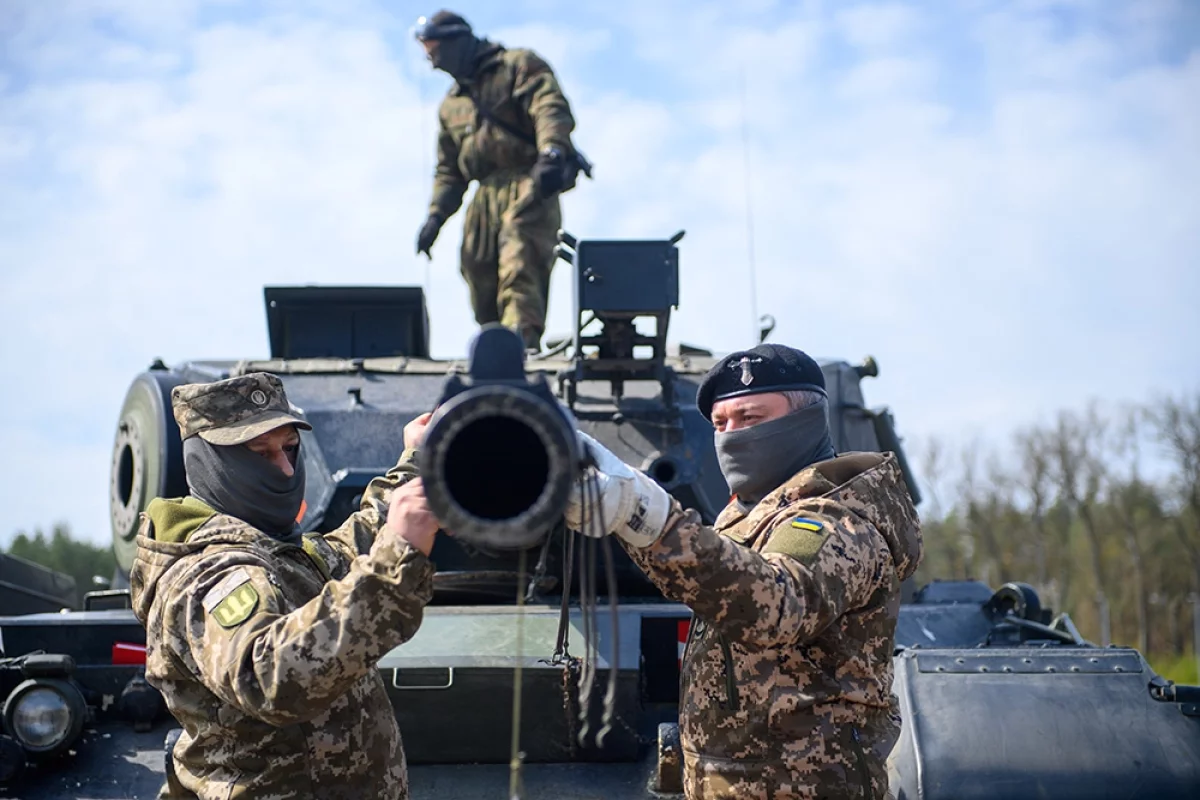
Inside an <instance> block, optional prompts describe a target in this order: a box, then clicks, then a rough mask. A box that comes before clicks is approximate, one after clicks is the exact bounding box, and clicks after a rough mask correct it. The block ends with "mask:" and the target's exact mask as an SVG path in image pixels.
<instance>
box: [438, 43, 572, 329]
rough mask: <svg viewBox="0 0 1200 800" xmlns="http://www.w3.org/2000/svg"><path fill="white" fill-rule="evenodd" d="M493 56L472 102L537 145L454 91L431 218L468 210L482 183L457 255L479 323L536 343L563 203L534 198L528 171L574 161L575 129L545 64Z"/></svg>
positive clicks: (500, 51) (532, 57)
mask: <svg viewBox="0 0 1200 800" xmlns="http://www.w3.org/2000/svg"><path fill="white" fill-rule="evenodd" d="M487 47H488V49H487V50H486V51H485V54H484V56H483V58H482V60H481V62H480V67H479V72H478V75H477V78H476V81H475V84H474V88H473V91H474V93H475V97H476V99H477V100H478V101H479V102H480V103H481V104H482V105H484V106H485V107H486V108H487V109H488V111H489V113H491V114H492V115H493V116H494V117H495V118H496V119H499V120H501V121H503V122H504V123H505V124H507V125H510V126H512V127H513V128H515V129H516V130H520V131H523V132H525V133H528V134H529V135H530V136H531V137H532V138H533V139H534V141H535V142H536V145H534V144H530V143H528V142H524V141H522V140H520V139H518V138H517V137H516V136H513V135H512V134H510V133H508V132H506V131H504V130H502V129H500V128H499V127H497V126H496V125H493V124H492V123H490V122H488V121H487V120H485V119H483V118H482V116H481V115H480V114H479V112H478V110H477V109H476V107H475V103H474V102H472V100H471V97H470V96H469V95H468V94H466V92H465V90H464V89H463V88H462V87H461V86H460V85H459V84H457V83H456V84H455V85H454V87H453V88H452V89H451V90H450V91H449V93H448V94H447V95H446V97H445V99H444V100H443V101H442V105H441V108H440V109H439V111H438V120H439V132H438V143H437V170H436V172H435V174H434V180H433V199H432V201H431V202H430V207H429V210H430V213H431V214H439V215H441V217H442V219H448V218H449V217H451V216H453V215H454V213H455V212H456V211H458V209H459V207H460V206H461V205H462V199H463V195H464V194H465V193H466V190H467V186H468V184H469V183H470V182H471V181H473V180H474V181H479V188H478V189H477V190H476V192H475V196H474V198H473V199H472V200H471V205H470V207H469V208H468V209H467V213H466V220H465V222H464V227H463V238H462V248H461V251H460V259H461V262H460V263H461V271H462V275H463V278H464V279H465V280H466V282H467V286H468V287H469V289H470V294H471V307H472V310H473V311H474V313H475V320H476V322H478V323H479V324H480V325H483V324H486V323H488V322H497V321H498V322H501V323H503V324H504V325H506V326H508V327H510V328H513V329H515V330H523V329H528V330H531V331H534V332H536V335H537V338H538V339H540V337H541V334H542V332H543V330H544V328H545V317H546V305H547V296H548V294H549V285H550V272H551V270H552V269H553V266H554V246H555V244H557V236H558V229H559V228H560V227H561V226H562V212H561V208H560V205H559V201H558V197H557V196H554V197H550V198H540V197H539V196H538V195H537V193H536V191H535V190H534V185H533V179H532V178H531V177H530V170H531V169H532V168H533V165H534V164H535V163H536V161H537V157H538V152H539V151H540V150H542V149H545V148H547V147H555V148H558V149H559V150H560V151H561V152H563V153H568V152H570V151H571V132H572V131H573V130H574V128H575V119H574V117H573V116H572V114H571V108H570V105H569V104H568V102H567V98H566V96H565V95H564V94H563V92H562V89H561V88H560V87H559V84H558V80H557V79H556V78H555V76H554V73H553V71H552V70H551V69H550V66H549V65H548V64H547V63H546V62H545V61H544V60H542V58H541V57H540V56H538V55H537V54H536V53H534V52H532V51H530V50H520V49H517V50H508V49H505V48H503V47H501V46H500V45H496V44H489V45H488V46H487Z"/></svg>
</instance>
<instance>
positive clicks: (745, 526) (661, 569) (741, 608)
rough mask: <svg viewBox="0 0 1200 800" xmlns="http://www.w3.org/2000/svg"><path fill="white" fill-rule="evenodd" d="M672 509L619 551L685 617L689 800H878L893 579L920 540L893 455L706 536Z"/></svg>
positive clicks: (820, 481) (882, 789)
mask: <svg viewBox="0 0 1200 800" xmlns="http://www.w3.org/2000/svg"><path fill="white" fill-rule="evenodd" d="M672 503H673V512H672V515H671V518H670V519H669V521H668V523H667V526H666V530H665V532H664V534H663V535H662V537H661V538H659V539H658V540H657V541H656V542H655V543H654V544H652V545H650V546H649V547H646V548H637V547H632V546H626V548H625V549H626V550H627V551H628V552H629V554H630V556H631V557H632V558H633V559H634V561H636V562H637V564H638V565H639V566H640V567H641V568H642V569H643V570H644V571H645V572H646V574H647V575H648V576H649V577H650V578H651V580H653V582H654V583H655V584H656V585H657V586H658V587H659V589H661V590H662V591H663V593H664V594H666V595H667V596H668V597H670V598H672V599H674V600H677V601H679V602H682V603H686V604H687V605H688V606H690V607H691V608H692V611H693V612H694V622H693V624H692V629H691V633H690V635H689V641H688V645H687V649H686V651H685V653H684V657H683V666H682V680H681V685H680V692H681V695H680V712H679V719H680V738H681V743H682V746H683V751H684V769H683V771H684V789H685V793H686V795H687V797H688V798H689V800H698V798H704V800H735V798H736V800H768V798H769V800H789V799H790V798H818V797H819V798H842V797H845V798H862V797H871V798H882V797H885V796H886V792H887V772H886V768H885V762H886V759H887V756H888V753H889V752H890V751H891V748H892V745H893V744H894V743H895V741H896V739H897V737H898V735H899V731H900V717H899V708H898V704H897V700H896V698H895V696H894V695H893V694H892V693H891V682H892V652H893V649H894V644H895V626H896V620H897V615H898V612H899V606H900V582H901V581H902V580H903V579H904V578H906V577H908V576H909V575H911V574H912V573H913V571H914V570H915V569H916V567H917V564H918V562H919V561H920V557H921V548H922V544H921V534H920V526H919V522H918V519H917V515H916V510H915V509H914V508H913V506H912V502H911V500H910V499H909V495H908V492H907V490H906V488H905V485H904V481H903V477H902V475H901V472H900V469H899V467H898V466H897V463H896V458H895V456H894V455H892V454H886V455H880V454H876V453H854V454H850V455H845V456H841V457H839V458H835V459H831V460H828V461H823V462H820V463H817V464H814V465H812V466H809V467H807V468H805V469H803V470H801V471H800V472H799V473H797V474H796V475H795V476H793V477H792V478H791V479H790V480H788V481H787V482H786V483H784V485H783V486H781V487H779V488H777V489H776V490H775V491H773V492H771V493H770V494H768V495H767V496H766V497H765V498H764V499H763V500H762V501H761V502H759V503H758V504H757V505H756V506H755V507H754V508H753V509H752V510H751V511H750V512H749V514H745V513H744V512H743V511H742V510H741V508H740V506H739V505H738V504H737V503H731V504H730V506H729V507H727V508H726V509H725V510H724V511H723V512H722V513H721V515H720V516H719V517H718V519H717V521H716V524H715V526H714V527H713V528H708V527H705V526H703V525H702V524H701V523H700V520H699V517H698V515H697V514H696V512H695V511H686V512H685V511H682V509H681V508H680V507H679V505H678V503H675V502H674V501H672Z"/></svg>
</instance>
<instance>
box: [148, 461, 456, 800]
mask: <svg viewBox="0 0 1200 800" xmlns="http://www.w3.org/2000/svg"><path fill="white" fill-rule="evenodd" d="M415 474H416V466H415V463H414V457H413V454H412V453H411V452H409V451H406V453H405V455H404V456H403V457H402V458H401V460H400V462H399V463H398V464H397V465H396V466H395V467H393V468H392V469H391V470H390V471H389V472H388V473H387V474H386V475H384V476H381V477H378V478H376V479H375V480H373V481H372V482H371V483H370V485H369V486H368V488H367V490H366V492H365V493H364V495H363V501H362V505H361V507H360V509H359V510H358V511H357V512H355V513H354V514H353V515H351V516H350V517H349V518H348V519H347V520H346V522H345V523H344V524H343V525H342V526H341V527H339V528H338V529H337V530H335V531H332V532H330V533H327V534H323V535H320V534H306V537H305V539H306V546H305V547H303V548H302V547H297V546H294V545H289V544H285V543H283V542H280V541H277V540H275V539H272V538H270V537H268V536H266V535H264V534H262V533H260V532H259V531H257V530H255V529H253V528H251V527H250V526H248V525H246V524H245V523H244V522H241V521H240V520H237V519H235V518H233V517H229V516H225V515H222V514H216V515H214V516H212V517H211V518H210V519H208V520H207V521H205V522H203V523H202V524H201V525H200V526H199V527H198V528H196V529H195V530H194V531H193V532H192V533H191V534H190V535H189V536H187V538H186V540H185V541H182V542H162V541H158V540H156V539H155V529H154V524H153V523H152V521H151V517H152V516H153V511H151V513H150V514H148V515H147V514H144V515H143V518H142V528H141V531H140V533H139V535H138V553H137V557H136V560H135V561H134V565H133V570H132V573H131V576H130V583H131V593H132V598H133V605H134V611H135V613H136V615H137V617H138V619H139V620H141V622H142V623H143V624H144V625H145V627H146V679H147V680H148V681H149V682H150V683H151V684H152V685H154V686H155V687H157V688H158V689H159V690H160V691H161V692H162V694H163V697H164V698H165V700H166V703H167V706H168V708H169V709H170V711H171V713H172V714H173V715H174V716H175V718H176V719H177V720H178V721H179V723H180V724H181V726H182V727H183V729H184V733H183V735H182V736H181V737H180V739H179V742H178V743H177V745H176V746H175V749H174V762H175V770H176V773H177V775H178V778H179V782H180V783H181V784H182V785H183V786H184V787H185V788H186V789H188V790H190V791H192V792H195V794H196V795H197V796H198V797H200V798H214V799H215V798H230V797H244V798H250V797H253V798H262V799H264V800H284V798H322V800H362V799H363V798H368V797H370V798H407V797H408V771H407V763H406V761H405V757H404V749H403V746H402V742H401V739H400V731H399V728H398V727H397V724H396V718H395V715H394V714H393V713H392V709H391V704H390V702H389V701H388V696H387V693H386V691H385V689H384V684H383V681H382V679H381V678H380V675H379V673H378V670H377V668H376V663H377V662H378V661H379V659H380V658H381V657H382V656H383V655H385V654H386V653H387V652H388V651H390V650H391V649H392V648H394V647H396V646H398V645H400V644H402V643H403V642H405V641H407V640H408V639H410V638H411V637H412V636H413V635H414V634H415V633H416V631H417V628H418V626H420V624H421V620H422V615H423V609H424V606H425V605H426V603H428V602H429V599H430V597H431V596H432V593H433V571H434V569H433V564H432V563H431V562H430V561H429V559H428V558H426V556H425V555H424V554H422V553H421V552H420V551H418V550H416V549H415V548H412V547H410V546H409V545H408V544H407V543H405V542H404V541H403V540H401V539H399V538H398V537H395V536H391V535H388V536H379V537H377V534H378V533H379V531H380V529H381V527H382V524H383V522H384V520H385V515H386V512H387V507H388V502H389V499H390V496H391V493H392V491H393V490H394V489H395V488H396V487H397V486H400V485H401V484H403V483H404V482H406V481H407V480H409V479H410V478H411V477H412V476H414V475H415ZM239 571H244V573H245V575H238V574H237V573H239ZM326 574H328V575H329V579H328V580H327V579H326V577H325V575H326ZM231 576H234V577H232V578H231ZM245 576H248V577H249V583H250V585H251V586H252V587H253V588H254V589H255V591H256V593H257V595H258V598H259V599H258V602H257V605H256V607H255V608H254V610H253V613H251V614H250V616H249V618H248V619H247V620H246V621H245V622H242V623H241V624H238V625H235V626H234V627H231V628H225V627H223V626H222V625H220V624H219V623H218V622H217V620H216V617H215V616H214V615H213V614H211V613H209V611H208V610H207V609H206V606H209V607H210V608H211V607H212V606H213V605H214V601H217V600H219V599H220V597H221V595H222V594H223V593H225V592H232V591H233V589H234V588H235V587H236V586H237V585H239V584H240V582H241V581H242V580H243V578H244V577H245ZM223 582H224V583H223ZM216 587H221V588H219V589H217V591H216V592H215V593H214V591H213V590H214V589H215V588H216ZM230 596H231V595H230ZM160 796H162V797H166V796H171V795H169V794H168V790H167V788H166V787H165V786H164V788H163V790H162V793H161V794H160Z"/></svg>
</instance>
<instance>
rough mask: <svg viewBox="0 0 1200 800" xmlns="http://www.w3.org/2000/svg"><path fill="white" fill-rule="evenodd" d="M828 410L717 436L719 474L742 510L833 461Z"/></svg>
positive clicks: (809, 410)
mask: <svg viewBox="0 0 1200 800" xmlns="http://www.w3.org/2000/svg"><path fill="white" fill-rule="evenodd" d="M827 406H828V401H827V400H825V399H824V398H822V399H821V400H820V402H818V403H815V404H813V405H811V406H807V407H805V408H802V409H800V410H799V411H794V412H792V413H790V414H785V415H784V416H782V417H779V418H777V419H773V420H770V421H769V422H760V423H759V424H757V425H753V426H751V427H749V428H741V429H739V430H735V431H728V432H726V433H716V434H714V441H715V443H716V447H717V460H718V461H719V462H720V464H721V474H723V475H724V476H725V480H726V481H727V482H728V483H729V490H730V491H731V492H733V493H734V495H736V496H737V498H738V500H740V501H741V502H742V504H743V505H746V506H754V505H757V504H758V502H759V501H760V500H762V499H763V498H764V497H766V496H767V495H768V494H769V493H770V492H771V491H772V490H774V489H776V488H778V487H779V486H780V485H781V484H782V483H783V482H784V481H786V480H787V479H788V478H790V477H792V476H793V475H795V474H796V473H797V472H799V471H800V470H802V469H804V468H805V467H807V466H808V465H809V464H815V463H816V462H818V461H824V460H825V459H827V458H833V456H834V449H833V441H832V440H831V439H830V437H829V420H828V418H827V417H826V408H827Z"/></svg>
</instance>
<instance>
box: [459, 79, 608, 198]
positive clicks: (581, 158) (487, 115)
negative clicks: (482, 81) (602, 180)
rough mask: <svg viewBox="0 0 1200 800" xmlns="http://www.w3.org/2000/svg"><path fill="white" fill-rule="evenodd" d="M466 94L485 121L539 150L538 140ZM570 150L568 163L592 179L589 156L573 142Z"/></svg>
mask: <svg viewBox="0 0 1200 800" xmlns="http://www.w3.org/2000/svg"><path fill="white" fill-rule="evenodd" d="M464 88H465V87H464ZM464 93H465V94H466V95H467V97H469V98H471V103H472V105H474V106H475V110H476V111H478V112H479V114H480V116H482V117H483V118H484V119H485V120H487V121H488V122H490V123H492V124H493V125H495V126H496V127H497V128H499V129H500V130H502V131H505V132H506V133H508V134H510V135H512V136H515V137H517V138H518V139H520V140H521V141H522V142H525V143H526V144H530V145H533V147H534V148H535V149H536V148H537V140H536V139H534V138H533V137H532V136H530V135H529V134H527V133H525V132H524V131H520V130H517V129H516V128H514V127H513V126H512V125H509V124H508V123H507V122H505V121H504V120H502V119H499V118H497V117H496V116H495V115H494V114H492V112H491V111H488V110H487V108H485V107H484V105H483V103H480V102H479V100H478V99H477V98H476V97H475V93H474V92H471V91H465V92H464ZM568 148H569V152H567V153H566V154H565V157H566V160H567V163H568V164H572V163H573V164H574V165H575V166H576V167H577V168H578V169H579V171H581V172H583V174H584V175H586V176H587V177H589V178H591V177H592V162H590V161H588V160H587V156H585V155H584V154H583V153H581V152H579V150H578V149H577V148H576V147H575V144H574V143H573V142H571V143H568ZM573 174H574V173H572V175H573ZM571 185H572V186H573V185H574V180H573V179H572V181H571Z"/></svg>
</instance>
